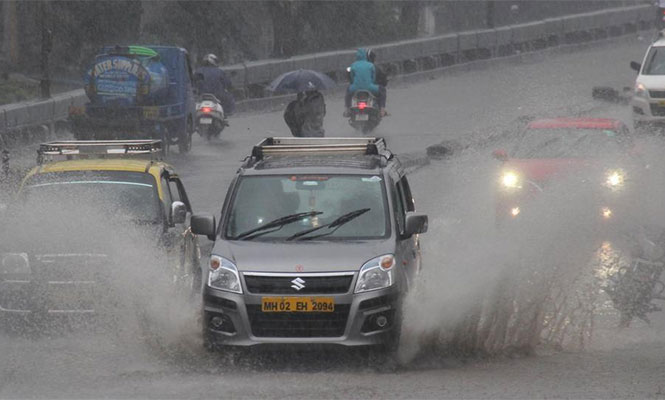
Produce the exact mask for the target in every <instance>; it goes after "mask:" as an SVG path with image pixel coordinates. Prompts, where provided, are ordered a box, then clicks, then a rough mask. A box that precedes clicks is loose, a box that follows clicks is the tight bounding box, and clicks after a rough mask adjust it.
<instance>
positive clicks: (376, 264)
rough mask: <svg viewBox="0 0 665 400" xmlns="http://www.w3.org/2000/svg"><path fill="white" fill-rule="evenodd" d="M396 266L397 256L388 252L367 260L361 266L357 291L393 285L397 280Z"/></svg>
mask: <svg viewBox="0 0 665 400" xmlns="http://www.w3.org/2000/svg"><path fill="white" fill-rule="evenodd" d="M394 267H395V257H394V256H393V255H392V254H386V255H383V256H380V257H376V258H373V259H371V260H369V261H367V262H366V263H365V264H364V265H363V266H362V268H360V274H358V282H357V283H356V290H355V292H356V293H361V292H369V291H372V290H377V289H384V288H387V287H390V286H392V284H393V283H394V282H395V279H394V278H393V274H394V270H395V268H394Z"/></svg>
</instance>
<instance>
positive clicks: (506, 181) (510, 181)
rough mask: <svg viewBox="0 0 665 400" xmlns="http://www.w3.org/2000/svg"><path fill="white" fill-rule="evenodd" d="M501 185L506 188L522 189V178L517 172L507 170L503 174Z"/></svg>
mask: <svg viewBox="0 0 665 400" xmlns="http://www.w3.org/2000/svg"><path fill="white" fill-rule="evenodd" d="M501 186H503V187H504V188H506V189H520V188H521V187H522V180H521V179H520V176H519V175H517V173H515V172H512V171H506V172H504V173H503V174H501Z"/></svg>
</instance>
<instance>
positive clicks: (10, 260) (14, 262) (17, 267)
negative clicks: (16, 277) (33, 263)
mask: <svg viewBox="0 0 665 400" xmlns="http://www.w3.org/2000/svg"><path fill="white" fill-rule="evenodd" d="M29 273H30V262H29V261H28V255H27V254H26V253H5V254H2V262H1V263H0V274H29Z"/></svg>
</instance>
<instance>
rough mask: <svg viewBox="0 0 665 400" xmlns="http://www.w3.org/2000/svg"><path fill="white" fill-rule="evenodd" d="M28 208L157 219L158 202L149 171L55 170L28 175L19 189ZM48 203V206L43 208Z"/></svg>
mask: <svg viewBox="0 0 665 400" xmlns="http://www.w3.org/2000/svg"><path fill="white" fill-rule="evenodd" d="M22 198H23V200H24V202H23V206H24V207H25V208H26V209H29V210H31V211H36V212H39V210H40V209H49V208H50V207H52V206H53V205H57V207H58V208H60V209H62V210H63V211H67V210H76V209H79V208H86V209H91V208H92V209H93V210H96V211H99V212H101V213H104V214H106V215H108V216H109V217H111V218H119V219H131V220H135V221H139V222H158V221H159V216H160V208H159V201H158V195H157V189H156V187H155V179H154V178H153V177H152V175H150V174H146V173H140V172H125V171H92V172H78V171H77V172H59V173H45V174H38V175H35V176H33V177H32V178H30V179H29V180H28V181H27V182H26V184H25V186H24V188H23V191H22ZM47 206H48V207H47Z"/></svg>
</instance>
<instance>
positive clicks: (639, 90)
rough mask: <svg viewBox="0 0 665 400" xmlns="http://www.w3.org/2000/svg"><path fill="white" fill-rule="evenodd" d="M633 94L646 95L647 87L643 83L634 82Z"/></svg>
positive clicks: (637, 95)
mask: <svg viewBox="0 0 665 400" xmlns="http://www.w3.org/2000/svg"><path fill="white" fill-rule="evenodd" d="M635 96H636V97H645V98H646V97H647V88H646V86H644V84H643V83H636V84H635Z"/></svg>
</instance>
